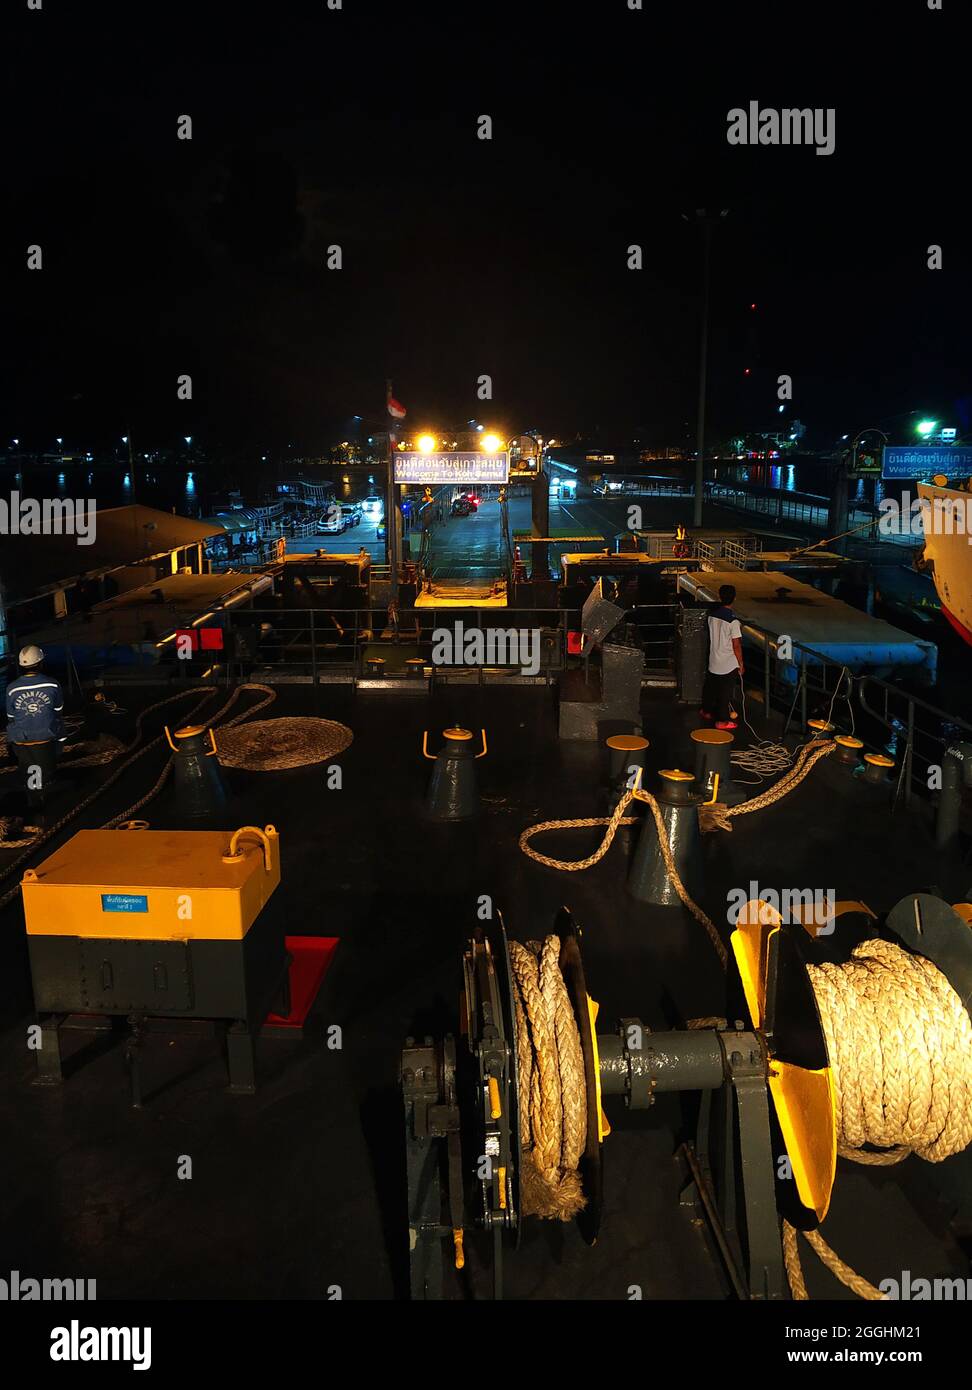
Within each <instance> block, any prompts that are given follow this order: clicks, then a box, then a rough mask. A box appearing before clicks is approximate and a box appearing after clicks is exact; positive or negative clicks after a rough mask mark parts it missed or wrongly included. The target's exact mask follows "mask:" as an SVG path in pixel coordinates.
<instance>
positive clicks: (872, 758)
mask: <svg viewBox="0 0 972 1390" xmlns="http://www.w3.org/2000/svg"><path fill="white" fill-rule="evenodd" d="M893 767H894V759H893V758H889V757H887V756H886V754H884V753H865V754H864V775H863V777H862V779H861V780H862V781H864V782H869V783H870V784H871V785H872V786H874V787H884V786H887V784H888V782H889V781H890V780H891V769H892V768H893Z"/></svg>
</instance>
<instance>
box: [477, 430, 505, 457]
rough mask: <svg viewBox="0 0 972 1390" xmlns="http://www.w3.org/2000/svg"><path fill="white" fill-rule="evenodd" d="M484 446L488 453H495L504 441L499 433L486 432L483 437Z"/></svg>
mask: <svg viewBox="0 0 972 1390" xmlns="http://www.w3.org/2000/svg"><path fill="white" fill-rule="evenodd" d="M482 447H483V449H484V450H485V452H486V453H487V454H495V453H496V452H497V450H499V449H501V448H502V447H503V441H502V439H500V437H499V435H498V434H484V435H483V438H482Z"/></svg>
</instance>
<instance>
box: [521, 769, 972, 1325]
mask: <svg viewBox="0 0 972 1390" xmlns="http://www.w3.org/2000/svg"><path fill="white" fill-rule="evenodd" d="M833 748H834V744H833V743H831V742H826V743H817V744H815V743H809V744H806V745H804V747H803V748H802V749H801V751H800V753H799V755H798V757H797V759H796V761H795V762H794V764H793V767H792V768H791V770H790V771H789V772H788V773H787V774H786V775H785V776H784V777H782V778H780V780H779V781H778V782H777V783H776V784H775V785H774V786H773V787H771V788H769V789H768V790H767V791H766V792H763V793H761V794H760V795H759V796H757V797H753V798H752V799H751V800H750V801H746V802H743V803H742V804H741V805H739V806H735V807H731V808H726V807H724V806H713V807H700V825H701V826H702V828H703V829H708V830H711V829H714V828H716V827H720V828H725V829H727V830H728V829H731V826H730V825H729V820H730V818H732V817H734V816H737V815H742V814H745V813H747V812H751V811H757V810H760V809H761V808H762V807H765V806H768V805H771V804H772V803H773V802H775V801H778V800H780V798H781V797H783V796H785V795H786V794H787V793H788V792H790V791H792V790H793V788H794V787H796V786H797V785H798V784H799V783H800V782H801V781H802V780H803V778H804V777H805V776H806V775H807V773H808V772H809V771H810V769H811V768H812V767H813V765H814V764H815V763H816V762H817V761H819V759H820V758H823V757H826V756H827V754H829V753H830V752H832V751H833ZM633 800H639V801H642V802H644V803H645V804H646V805H647V806H648V808H649V810H650V811H651V813H652V817H653V819H654V822H655V828H656V830H657V833H658V845H659V849H660V851H661V854H662V858H663V860H664V862H665V868H666V872H667V873H668V876H669V879H670V880H671V883H672V886H673V887H674V889H675V891H676V893H677V894H678V897H679V898H680V900H681V901H682V903H683V904H684V905H685V907H686V908H688V910H689V911H690V912H691V913H692V915H693V916H694V917H695V918H696V920H697V921H699V922H701V923H702V925H703V926H704V927H705V929H706V934H707V935H708V937H709V940H710V942H711V943H712V945H713V947H714V948H715V950H716V953H717V955H718V956H719V960H720V963H721V964H722V966H723V969H725V968H726V967H727V964H728V954H727V951H726V948H725V946H724V945H723V942H722V938H721V937H720V936H719V933H718V931H717V930H716V927H715V925H714V923H713V922H712V921H711V919H710V918H709V917H708V916H707V915H706V913H705V912H704V911H703V910H702V908H700V907H699V905H698V904H697V903H696V902H695V901H694V900H693V899H692V897H691V895H690V894H689V893H688V892H687V890H686V888H685V886H684V884H683V883H682V881H681V879H680V878H679V875H678V872H677V870H676V868H675V864H674V860H673V857H672V853H671V848H670V846H669V844H668V836H667V834H666V832H665V825H664V821H663V820H662V817H661V811H660V808H659V806H658V803H657V801H656V800H655V798H654V797H653V796H651V795H650V794H649V793H647V792H643V791H641V790H640V789H632V790H629V791H627V792H626V793H625V794H624V796H623V797H622V798H621V800H620V801H619V802H618V805H617V807H616V808H615V811H614V814H613V815H612V816H611V817H610V818H586V819H583V820H572V821H567V820H560V821H544V822H543V823H542V824H540V825H534V826H531V827H530V828H529V829H527V830H525V831H524V832H523V834H522V835H521V836H520V848H521V849H522V850H523V852H524V854H527V855H528V856H529V857H530V858H531V859H534V860H536V861H537V862H538V863H541V864H545V865H547V867H549V868H554V869H562V870H566V871H568V872H577V871H578V870H582V869H587V868H590V867H591V866H592V865H594V864H596V863H598V862H599V860H601V859H602V858H603V857H604V855H605V854H606V853H607V851H608V849H609V848H610V846H611V843H612V841H613V839H614V837H615V835H616V834H617V831H618V827H619V826H620V825H631V824H633V823H634V822H635V820H636V818H635V817H633V816H628V817H626V816H625V815H624V812H625V811H626V810H627V808H628V806H629V805H630V803H631V802H632V801H633ZM702 812H707V813H708V817H707V819H705V820H704V819H703V816H702V814H701V813H702ZM595 825H606V826H607V830H606V832H605V834H604V838H603V839H602V841H601V844H600V845H599V846H598V848H597V849H596V850H595V851H594V853H593V854H590V855H588V856H587V857H586V858H585V859H580V860H575V861H573V862H571V861H568V860H560V859H553V858H551V857H550V856H549V855H543V854H540V853H539V852H538V851H537V850H534V849H532V848H531V847H530V845H529V841H530V839H531V838H532V837H533V836H534V835H537V834H540V833H541V832H542V831H546V830H562V829H570V828H574V827H581V826H595ZM511 949H512V948H511ZM807 971H808V974H809V977H810V982H811V986H812V988H813V992H814V997H815V999H816V1001H817V1009H818V1012H819V1014H820V1021H821V1026H822V1028H823V1032H824V1037H825V1040H826V1044H827V1054H828V1058H829V1061H830V1067H831V1074H832V1076H833V1082H834V1100H835V1120H836V1129H837V1151H838V1153H839V1154H840V1156H841V1157H842V1158H848V1159H851V1160H853V1161H854V1162H857V1163H864V1164H877V1165H888V1164H893V1163H900V1162H901V1161H902V1159H904V1158H907V1157H908V1155H909V1154H912V1153H914V1154H917V1155H918V1156H919V1157H920V1158H924V1159H926V1160H928V1161H929V1162H932V1163H936V1162H941V1161H942V1160H943V1159H945V1158H948V1157H949V1156H950V1155H952V1154H955V1153H959V1152H961V1150H963V1149H964V1148H966V1147H967V1146H968V1144H969V1143H970V1141H972V1022H970V1019H969V1014H968V1011H967V1010H966V1008H965V1006H964V1004H963V1003H962V1001H961V999H960V998H959V996H958V994H956V992H955V991H954V990H953V989H952V987H951V985H950V984H949V982H948V980H947V979H946V977H945V976H944V975H943V974H942V972H941V971H940V970H939V969H938V968H937V967H936V966H935V965H934V964H932V962H931V961H929V960H926V959H925V958H924V957H921V956H915V955H912V954H911V953H910V952H908V951H906V950H904V949H903V948H902V947H900V946H897V945H895V944H894V943H893V942H890V941H885V940H883V939H882V938H880V937H872V938H870V939H868V940H866V941H863V942H861V943H860V944H859V945H858V946H856V947H855V948H854V950H853V952H852V953H851V958H850V960H849V961H846V962H845V963H843V964H841V965H837V964H834V963H830V962H828V963H825V964H822V965H808V966H807ZM517 1014H518V1016H517V1029H518V1044H519V1040H520V1017H519V1010H518V1011H517ZM718 1022H721V1020H710V1019H704V1020H692V1023H693V1024H694V1025H695V1026H697V1027H698V1026H704V1025H705V1024H712V1023H718ZM520 1065H521V1074H522V1066H523V1064H522V1062H521V1064H520ZM547 1065H548V1066H550V1065H551V1064H550V1063H549V1062H547ZM521 1094H522V1093H521ZM523 1132H524V1134H525V1133H527V1130H526V1128H524V1131H523ZM561 1181H562V1179H561ZM525 1210H526V1208H525ZM541 1214H547V1213H541ZM550 1214H554V1215H556V1214H559V1213H557V1212H553V1213H550ZM564 1219H566V1218H564ZM803 1235H804V1236H805V1238H806V1240H807V1242H808V1244H809V1245H810V1247H811V1248H812V1249H813V1250H814V1252H815V1253H816V1254H817V1255H818V1257H819V1258H820V1260H821V1261H822V1263H823V1264H824V1265H825V1266H826V1267H827V1269H829V1270H830V1272H831V1273H832V1274H833V1275H834V1276H835V1277H836V1278H837V1279H838V1280H840V1282H841V1283H842V1284H844V1285H845V1286H846V1287H847V1288H849V1289H850V1290H851V1291H852V1292H853V1293H855V1294H857V1295H858V1297H860V1298H864V1299H868V1300H877V1299H883V1298H884V1294H883V1293H882V1292H881V1290H880V1289H878V1288H876V1287H875V1286H874V1285H873V1284H871V1283H870V1282H869V1281H868V1280H867V1279H865V1278H864V1277H863V1276H862V1275H860V1274H857V1273H856V1272H855V1271H854V1270H853V1269H852V1268H851V1267H850V1265H848V1264H846V1263H845V1262H844V1261H843V1260H842V1259H841V1258H840V1256H839V1255H837V1254H836V1252H835V1251H834V1250H833V1249H831V1247H830V1246H829V1245H828V1244H827V1242H826V1241H825V1240H824V1238H823V1236H822V1235H821V1234H820V1232H819V1231H805V1232H803ZM783 1257H784V1264H785V1267H786V1273H787V1279H788V1282H789V1285H790V1293H791V1295H792V1297H793V1298H794V1299H798V1300H803V1299H807V1298H808V1297H809V1294H808V1293H807V1287H806V1283H805V1281H804V1278H803V1270H802V1267H801V1264H800V1253H799V1248H798V1243H797V1231H796V1228H795V1227H794V1226H792V1225H791V1224H790V1222H788V1221H786V1220H784V1221H783Z"/></svg>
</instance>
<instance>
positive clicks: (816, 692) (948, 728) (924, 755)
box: [743, 623, 972, 809]
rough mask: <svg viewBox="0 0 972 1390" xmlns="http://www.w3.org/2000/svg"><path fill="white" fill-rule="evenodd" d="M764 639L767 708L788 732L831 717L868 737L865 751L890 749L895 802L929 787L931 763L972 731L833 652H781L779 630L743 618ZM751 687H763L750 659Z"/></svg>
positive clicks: (846, 730) (796, 646)
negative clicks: (831, 654)
mask: <svg viewBox="0 0 972 1390" xmlns="http://www.w3.org/2000/svg"><path fill="white" fill-rule="evenodd" d="M747 631H752V632H756V633H758V634H759V635H760V636H761V637H762V641H763V661H762V672H761V677H762V680H761V686H762V690H761V696H762V704H763V709H764V712H765V713H766V715H769V714H770V713H771V712H772V711H774V710H775V711H777V712H779V713H780V714H782V715H783V716H784V722H783V736H784V737H785V736H786V735H787V733H788V732H789V731H790V729H791V727H792V726H793V725H794V723H795V722H797V720H799V727H800V729H801V731H806V729H807V722H808V720H809V719H814V718H824V719H827V720H828V721H829V722H830V723H832V724H833V725H834V726H835V730H836V732H837V733H841V734H852V735H854V736H856V737H857V738H859V739H861V741H862V742H863V744H864V751H870V752H880V753H886V754H888V755H889V756H890V757H892V758H894V760H895V771H894V774H893V775H894V778H895V788H894V797H893V806H892V809H894V808H896V807H897V805H898V803H899V801H901V800H903V802H904V804H905V806H910V805H911V802H912V800H913V798H914V796H915V794H916V793H928V792H929V791H930V790H933V788H932V787H931V786H930V779H929V770H930V769H932V768H936V767H937V768H940V767H941V765H942V761H943V759H944V757H945V752H946V749H947V748H948V746H949V745H950V744H951V743H952V742H953V741H954V740H955V738H956V737H968V738H970V739H972V724H969V723H967V722H966V721H965V720H963V719H961V718H959V717H958V716H957V715H954V714H951V713H949V711H947V710H943V709H940V708H939V707H938V706H937V705H933V704H931V703H930V702H929V701H928V700H923V699H922V698H921V697H920V696H918V695H915V694H913V693H912V692H911V691H909V690H906V689H904V688H903V687H901V686H898V685H893V684H892V683H891V682H890V681H886V680H883V679H882V678H881V677H880V676H874V675H870V674H868V673H863V674H858V675H855V674H854V673H853V672H852V671H850V670H849V669H848V668H847V667H846V666H843V665H841V663H840V662H838V661H834V660H833V658H831V657H828V656H824V655H823V653H822V652H818V651H816V650H815V649H814V648H813V647H808V646H805V645H803V644H802V643H800V642H796V641H793V642H792V656H791V657H790V658H789V659H781V658H780V657H779V656H778V654H777V643H776V640H775V637H776V634H773V633H771V632H769V631H767V630H766V629H765V628H761V627H759V625H758V624H756V623H745V624H744V625H743V633H744V636H745V634H746V632H747ZM746 673H747V676H749V677H750V679H749V681H747V682H745V683H744V691H745V690H747V689H748V690H751V691H755V690H756V689H758V686H757V684H756V682H755V681H754V680H753V679H752V677H753V674H754V672H753V668H752V667H751V666H749V665H747V671H746Z"/></svg>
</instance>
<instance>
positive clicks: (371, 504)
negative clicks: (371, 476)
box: [361, 492, 385, 512]
mask: <svg viewBox="0 0 972 1390" xmlns="http://www.w3.org/2000/svg"><path fill="white" fill-rule="evenodd" d="M361 510H362V511H363V512H383V511H384V510H385V502H384V498H382V497H379V496H378V494H377V492H372V493H369V494H368V496H367V497H366V498H365V500H364V501H363V502H362V503H361Z"/></svg>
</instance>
